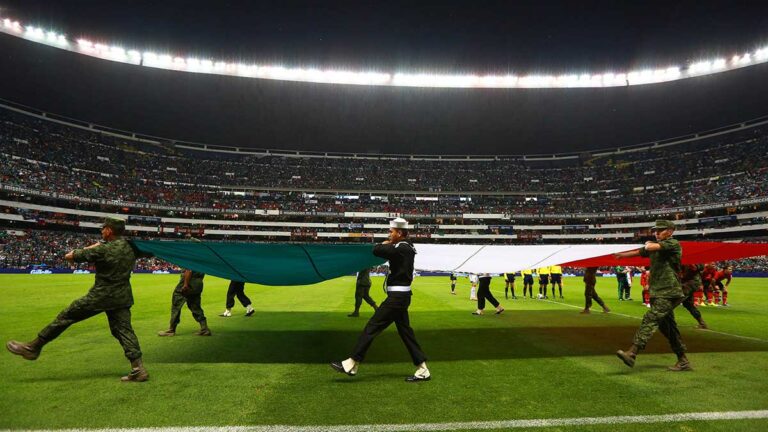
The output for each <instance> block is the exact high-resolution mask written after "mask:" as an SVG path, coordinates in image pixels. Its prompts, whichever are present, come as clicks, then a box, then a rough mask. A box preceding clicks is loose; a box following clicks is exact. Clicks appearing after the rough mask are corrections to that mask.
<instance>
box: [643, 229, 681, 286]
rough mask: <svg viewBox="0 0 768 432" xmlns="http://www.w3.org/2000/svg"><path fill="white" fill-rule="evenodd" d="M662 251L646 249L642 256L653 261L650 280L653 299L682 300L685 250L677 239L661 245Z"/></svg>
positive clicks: (664, 241) (649, 284) (666, 241)
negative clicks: (681, 280)
mask: <svg viewBox="0 0 768 432" xmlns="http://www.w3.org/2000/svg"><path fill="white" fill-rule="evenodd" d="M658 244H659V246H661V249H660V250H657V251H653V252H649V251H647V250H646V249H645V248H644V247H643V248H641V249H640V255H641V256H644V257H650V259H651V277H650V278H649V279H648V287H649V288H648V289H649V291H650V294H651V297H665V298H680V297H683V289H682V285H681V284H680V270H681V264H680V259H681V258H682V256H683V248H682V247H680V242H678V241H677V240H676V239H673V238H668V239H666V240H662V241H660V242H659V243H658Z"/></svg>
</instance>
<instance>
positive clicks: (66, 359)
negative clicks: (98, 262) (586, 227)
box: [0, 275, 768, 431]
mask: <svg viewBox="0 0 768 432" xmlns="http://www.w3.org/2000/svg"><path fill="white" fill-rule="evenodd" d="M177 278H178V276H164V275H134V277H133V286H134V296H135V299H136V305H135V306H134V307H133V309H132V311H133V325H134V328H135V330H136V333H137V335H138V337H139V340H140V342H141V346H142V350H143V352H144V360H145V364H146V366H147V368H148V370H149V372H150V374H151V380H150V381H149V382H147V383H144V384H122V383H120V382H119V380H118V378H119V376H120V375H121V374H123V373H125V372H127V370H128V362H127V360H125V358H124V357H123V356H122V350H121V348H120V346H119V345H118V343H117V342H116V341H115V340H114V339H113V338H112V336H111V335H110V334H109V329H108V326H107V322H106V317H105V316H104V315H100V316H97V317H94V318H91V319H90V320H87V321H84V322H81V323H79V324H76V325H74V326H72V327H71V328H70V329H69V330H67V331H66V332H65V333H64V334H63V335H62V336H61V337H60V338H59V339H57V340H56V341H54V342H52V343H51V344H49V345H48V346H46V347H45V349H44V351H43V354H42V356H41V357H40V359H38V360H37V361H35V362H29V361H25V360H22V359H21V358H19V357H16V356H12V355H10V354H8V353H3V354H1V355H0V368H2V370H3V373H2V374H0V428H7V429H21V428H104V427H158V426H227V425H266V424H290V425H332V424H376V423H387V424H390V423H421V422H461V421H491V420H511V419H537V418H561V417H593V416H595V417H598V416H614V415H648V414H669V413H679V412H702V411H731V410H765V409H768V380H767V379H766V376H767V375H768V354H767V353H768V332H767V331H766V329H768V309H767V308H766V305H767V304H768V290H766V287H765V285H766V281H764V280H762V279H746V278H744V279H735V280H734V282H733V284H732V285H731V289H730V296H729V302H731V303H732V305H733V306H732V307H731V308H704V309H702V312H703V314H704V318H705V320H706V321H707V322H708V323H709V324H710V326H711V327H712V328H713V329H714V330H716V331H718V332H722V333H715V332H709V331H701V330H695V329H694V325H695V321H694V320H693V318H691V317H690V315H689V314H688V312H687V311H685V310H684V309H682V308H678V309H677V310H676V315H677V318H678V323H679V325H680V327H681V331H682V334H683V337H684V339H685V342H686V344H687V345H688V347H689V350H690V358H691V361H692V362H693V365H694V368H695V371H694V372H691V373H679V374H675V373H670V372H667V371H666V370H665V368H666V366H669V365H671V364H672V363H674V360H675V359H674V355H672V354H671V353H670V352H669V348H668V347H667V345H666V341H665V340H664V338H663V336H661V335H660V334H657V335H656V336H655V337H654V339H653V340H652V341H651V343H650V344H649V346H648V349H647V350H646V351H645V352H644V353H643V354H642V355H641V356H640V357H639V359H638V364H637V365H636V366H635V368H634V369H629V368H627V367H626V366H624V365H623V364H622V363H621V362H620V361H619V360H618V359H617V358H616V357H615V356H614V354H613V353H614V352H615V350H616V349H618V348H626V346H628V345H629V344H630V343H631V339H632V335H633V334H634V332H635V330H636V329H637V327H638V325H639V323H640V320H639V318H640V317H641V316H642V314H643V313H644V312H645V308H643V307H642V306H641V304H640V302H638V301H634V302H617V301H616V300H615V296H616V288H615V281H614V280H613V279H606V280H599V282H598V286H597V289H598V292H599V293H600V294H601V295H602V296H603V298H604V299H605V300H606V301H607V302H608V304H609V305H610V307H611V308H612V309H613V311H614V312H615V313H612V314H602V313H593V314H592V315H588V316H584V315H580V314H578V310H579V309H578V308H579V307H581V306H582V304H583V285H582V284H581V282H580V281H579V280H578V279H576V278H566V281H565V284H566V287H565V293H564V294H565V296H566V298H565V299H564V300H557V302H545V301H538V300H530V299H526V300H522V299H518V300H503V297H504V294H503V285H504V284H503V282H502V279H501V278H495V279H494V280H493V283H492V285H491V287H492V290H493V291H494V293H495V295H496V296H497V298H499V299H500V300H501V301H502V304H503V305H504V306H505V307H506V308H507V311H506V312H504V314H502V315H499V316H496V315H492V314H491V315H486V316H482V317H477V316H473V315H471V314H470V312H471V311H473V310H474V302H470V301H469V300H468V291H469V287H468V284H467V283H466V281H461V282H460V284H459V287H458V293H459V295H456V296H451V295H449V294H448V292H449V283H448V280H447V278H426V277H425V278H420V279H417V280H416V282H415V284H414V287H415V292H416V293H415V295H414V299H413V304H412V306H411V322H412V325H413V327H414V329H415V330H416V335H417V338H418V339H419V341H420V343H421V345H422V347H423V348H424V350H425V352H426V353H427V355H428V356H429V357H430V361H429V365H430V370H431V371H432V374H433V380H432V381H431V382H428V383H419V384H407V383H405V382H403V378H404V377H405V376H406V375H409V374H410V373H412V372H413V370H414V367H413V366H412V365H411V364H410V361H409V357H408V354H407V352H406V351H405V348H404V347H403V345H402V343H401V341H400V340H399V338H398V336H397V333H396V331H395V330H394V326H393V328H391V329H389V330H387V331H386V332H385V333H384V334H382V335H381V336H380V337H379V338H378V339H377V340H376V341H375V342H374V344H373V347H372V348H371V350H370V352H369V358H368V359H367V361H366V362H365V363H364V364H363V365H361V367H360V373H359V375H358V376H357V377H355V378H349V377H346V376H344V375H341V374H337V373H335V372H333V371H332V370H331V369H330V367H329V366H328V362H330V361H333V360H337V359H342V358H344V357H346V356H347V354H348V353H349V350H350V349H351V348H352V346H353V344H354V342H355V340H356V338H357V335H358V334H359V332H360V330H361V329H362V328H363V326H364V325H365V322H366V320H367V318H368V317H370V315H371V314H372V311H371V309H370V308H368V306H367V305H365V304H364V305H363V309H362V311H361V317H360V318H347V316H346V314H347V313H349V312H350V311H351V307H352V300H353V293H354V280H353V278H351V277H347V278H340V279H336V280H333V281H328V282H325V283H321V284H317V285H312V286H301V287H266V286H257V285H251V284H248V285H246V293H247V294H248V295H249V296H250V297H251V298H252V299H253V301H254V306H255V308H256V310H257V312H256V314H255V315H254V316H253V317H251V318H246V317H244V316H243V313H244V309H243V308H242V307H240V305H239V304H238V305H237V306H236V307H235V310H234V311H233V312H234V316H233V317H231V318H220V317H218V316H217V315H218V313H219V312H221V311H222V310H223V303H224V297H225V292H226V285H227V283H226V281H223V280H220V279H216V278H206V285H205V291H204V293H203V308H204V309H205V312H206V315H207V316H208V321H209V325H210V327H211V329H212V331H213V334H214V335H213V337H210V338H204V337H198V336H194V335H193V334H192V333H193V332H194V331H196V330H197V326H196V323H195V322H194V321H193V319H192V317H191V314H190V313H189V311H188V310H186V309H185V310H184V312H183V314H182V322H181V325H180V326H179V329H178V335H177V336H176V337H173V338H160V337H157V336H156V335H155V334H156V332H157V331H158V330H163V329H165V328H167V325H168V316H169V312H170V298H171V291H172V289H173V287H174V286H175V284H176V280H177ZM91 279H92V276H87V275H0V339H2V341H6V340H9V339H21V340H28V339H31V338H32V337H34V335H35V334H36V333H37V332H38V331H39V330H40V329H41V328H42V327H43V326H45V325H46V324H47V323H48V322H49V321H50V320H51V319H53V318H54V316H55V315H56V314H57V313H58V312H59V311H60V310H61V309H62V308H63V307H65V306H66V305H67V304H69V302H71V301H72V300H74V299H75V298H77V297H78V296H80V295H82V294H84V293H85V292H86V291H87V289H88V287H89V286H90V283H91ZM380 284H381V279H380V278H374V288H373V289H372V295H373V296H374V298H375V299H376V300H377V301H380V300H381V299H382V298H383V297H384V294H383V293H382V292H381V290H380V289H379V288H378V287H379V286H380ZM519 291H520V288H518V294H519ZM634 294H635V296H636V298H639V294H640V293H639V292H636V293H634ZM598 310H599V307H597V308H596V309H595V312H597V311H598ZM624 315H626V316H624ZM723 333H728V334H723ZM734 335H739V336H746V337H749V338H756V339H749V338H741V337H736V336H734ZM609 426H610V425H607V426H589V427H580V428H546V429H538V430H566V429H567V430H599V431H602V430H605V431H608V430H615V428H616V426H612V427H609ZM621 428H622V429H624V430H627V431H649V430H657V429H659V428H661V429H663V430H680V431H710V430H711V431H718V430H725V429H726V428H727V429H729V430H734V429H735V430H766V429H768V420H743V421H741V420H740V421H727V422H726V421H712V422H684V423H669V424H664V425H653V424H649V425H642V424H639V425H638V424H636V425H623V426H621Z"/></svg>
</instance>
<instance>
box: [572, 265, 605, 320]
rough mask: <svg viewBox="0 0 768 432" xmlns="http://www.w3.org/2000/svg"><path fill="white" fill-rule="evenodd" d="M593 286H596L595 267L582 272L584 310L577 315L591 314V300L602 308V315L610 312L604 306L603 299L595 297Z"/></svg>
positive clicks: (595, 292)
mask: <svg viewBox="0 0 768 432" xmlns="http://www.w3.org/2000/svg"><path fill="white" fill-rule="evenodd" d="M595 285H597V267H587V268H586V269H585V270H584V309H583V310H582V311H581V312H579V313H582V314H588V313H591V312H590V311H589V309H590V308H591V307H592V300H594V301H596V302H597V304H599V305H600V307H602V308H603V312H604V313H608V312H610V311H611V310H610V309H609V308H608V306H606V305H605V303H604V302H603V299H601V298H600V296H599V295H597V291H595Z"/></svg>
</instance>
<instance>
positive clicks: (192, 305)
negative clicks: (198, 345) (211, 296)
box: [157, 269, 211, 336]
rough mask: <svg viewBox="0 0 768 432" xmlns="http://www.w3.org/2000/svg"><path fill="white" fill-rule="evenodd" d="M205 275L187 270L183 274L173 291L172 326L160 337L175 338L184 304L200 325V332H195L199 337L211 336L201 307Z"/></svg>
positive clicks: (162, 332) (160, 333) (159, 333)
mask: <svg viewBox="0 0 768 432" xmlns="http://www.w3.org/2000/svg"><path fill="white" fill-rule="evenodd" d="M203 277H205V274H204V273H199V272H196V271H192V270H188V269H185V270H184V271H182V272H181V276H180V277H179V283H178V284H176V288H175V289H174V290H173V297H172V298H171V325H170V327H169V328H168V330H163V331H161V332H158V333H157V335H158V336H175V335H176V326H178V325H179V321H181V308H182V306H184V303H186V304H187V307H188V308H189V310H190V311H191V312H192V317H193V318H194V319H195V321H197V322H198V323H199V324H200V330H199V331H197V332H195V334H196V335H198V336H210V335H211V330H210V329H209V328H208V322H207V321H206V319H205V314H204V313H203V308H202V306H201V305H200V296H201V295H202V294H203Z"/></svg>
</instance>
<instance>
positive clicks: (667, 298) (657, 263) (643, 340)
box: [613, 219, 693, 372]
mask: <svg viewBox="0 0 768 432" xmlns="http://www.w3.org/2000/svg"><path fill="white" fill-rule="evenodd" d="M653 230H654V234H655V236H656V241H655V242H653V241H649V242H646V243H645V246H644V247H642V248H640V249H636V250H633V251H628V252H620V253H615V254H613V256H614V258H616V259H621V258H629V257H635V256H638V255H639V256H642V257H648V258H650V259H651V276H650V278H649V281H648V289H649V291H650V294H651V308H650V310H648V312H646V313H645V315H644V316H643V322H642V324H640V328H639V329H638V330H637V333H635V337H634V340H633V341H632V345H631V346H630V347H629V348H628V349H627V350H626V351H624V350H618V351H617V352H616V356H617V357H619V359H621V361H623V362H624V364H626V365H627V366H629V367H633V366H634V365H635V359H636V358H637V354H638V353H639V352H640V351H641V350H642V349H644V348H645V345H646V344H647V343H648V341H649V340H650V339H651V336H653V334H654V333H655V332H656V329H659V330H660V331H661V333H662V334H663V335H664V336H665V337H666V338H667V340H669V345H670V346H671V347H672V351H673V352H674V353H675V354H676V355H677V363H675V365H674V366H671V367H670V368H669V370H671V371H675V372H679V371H688V370H692V369H693V368H691V363H690V361H689V360H688V357H687V356H686V355H685V350H686V348H685V345H684V344H683V340H682V339H681V337H680V331H679V330H678V329H677V323H676V322H675V314H674V310H675V308H676V307H677V306H678V305H679V304H680V303H682V302H683V300H684V299H685V296H684V295H683V288H682V285H681V284H680V271H681V270H682V268H681V267H682V266H681V264H680V259H681V257H682V254H683V249H682V248H681V247H680V243H679V242H678V241H677V240H676V239H674V238H672V235H673V234H674V232H675V224H674V222H672V221H668V220H661V219H660V220H657V221H656V224H655V225H654V227H653Z"/></svg>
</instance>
